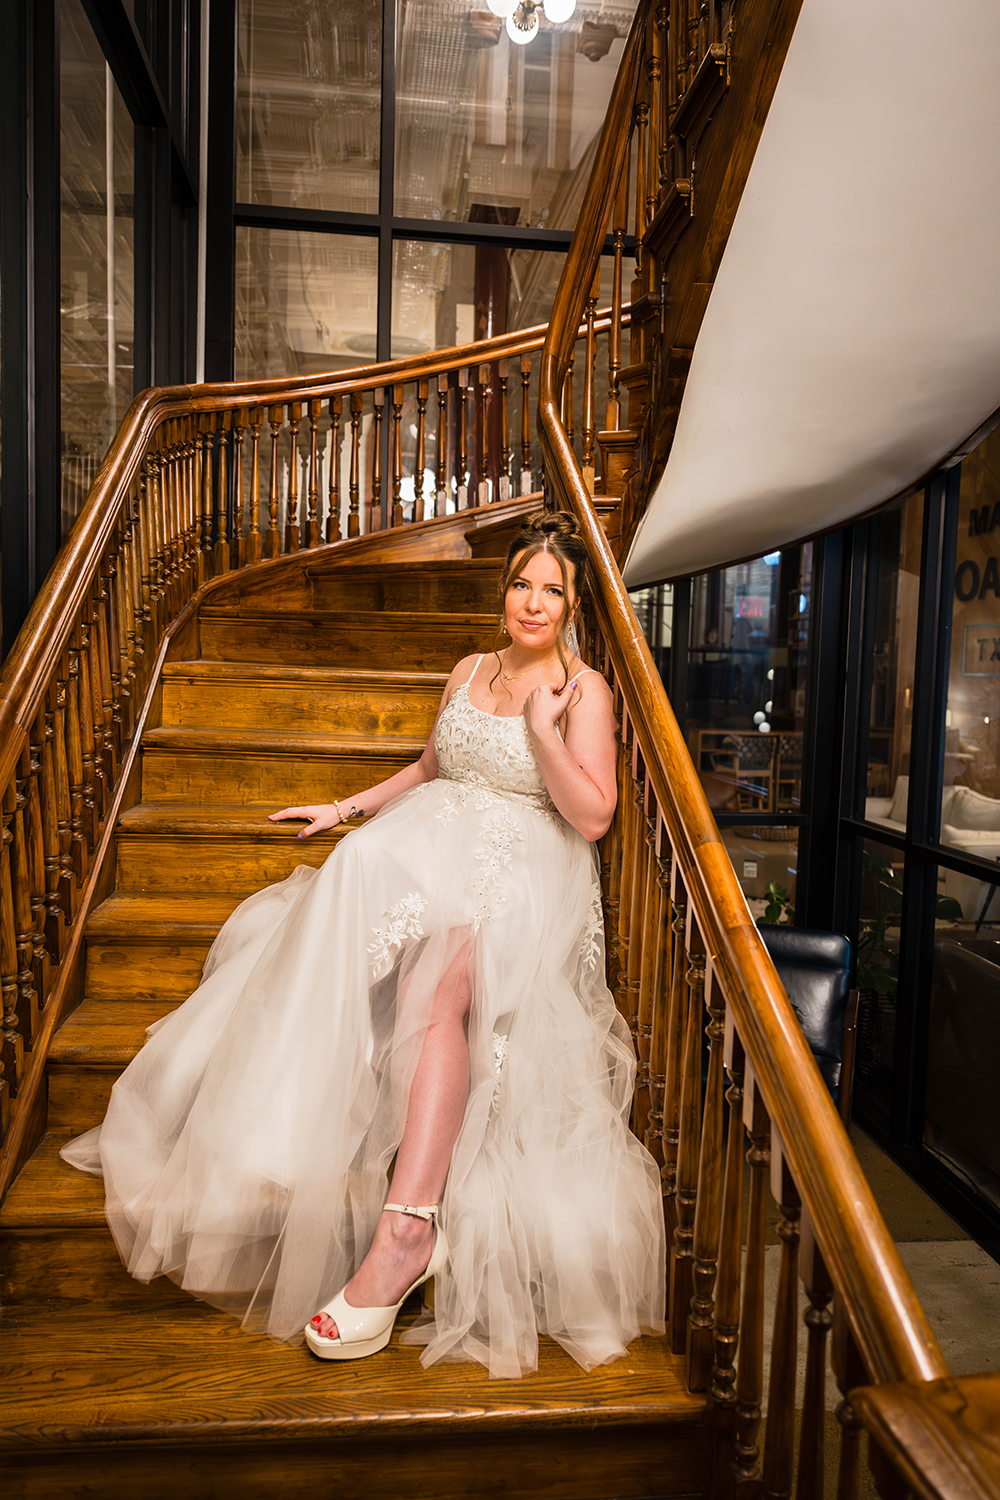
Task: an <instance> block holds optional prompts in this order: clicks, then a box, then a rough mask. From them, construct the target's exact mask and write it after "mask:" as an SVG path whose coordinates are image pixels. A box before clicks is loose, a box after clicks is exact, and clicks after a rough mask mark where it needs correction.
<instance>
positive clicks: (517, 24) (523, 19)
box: [506, 0, 538, 47]
mask: <svg viewBox="0 0 1000 1500" xmlns="http://www.w3.org/2000/svg"><path fill="white" fill-rule="evenodd" d="M506 28H507V35H508V36H509V37H510V39H511V41H512V42H516V43H517V45H518V46H519V47H526V46H527V44H528V43H529V42H530V41H531V39H532V37H533V36H534V35H535V33H536V32H537V30H538V7H537V6H536V5H534V4H532V3H531V0H518V3H517V4H516V5H515V6H514V8H513V10H512V11H511V13H510V15H509V16H508V17H507V21H506Z"/></svg>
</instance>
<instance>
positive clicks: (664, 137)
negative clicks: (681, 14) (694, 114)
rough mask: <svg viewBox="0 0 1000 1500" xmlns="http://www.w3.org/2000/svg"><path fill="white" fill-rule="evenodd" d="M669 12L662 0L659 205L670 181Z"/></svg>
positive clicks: (659, 21) (659, 16)
mask: <svg viewBox="0 0 1000 1500" xmlns="http://www.w3.org/2000/svg"><path fill="white" fill-rule="evenodd" d="M669 11H670V6H669V4H668V0H660V4H659V5H657V7H656V29H657V32H658V33H659V53H660V69H659V87H658V89H657V92H656V110H657V126H656V136H657V139H658V141H659V143H660V159H659V162H658V163H657V172H656V175H657V178H658V179H659V186H658V189H657V202H658V203H659V202H662V201H663V197H664V194H665V193H666V190H667V185H668V183H669V181H670V85H669V77H670V66H669V61H668V55H667V54H668V47H669V41H670V37H669V32H668V24H667V23H668V16H669Z"/></svg>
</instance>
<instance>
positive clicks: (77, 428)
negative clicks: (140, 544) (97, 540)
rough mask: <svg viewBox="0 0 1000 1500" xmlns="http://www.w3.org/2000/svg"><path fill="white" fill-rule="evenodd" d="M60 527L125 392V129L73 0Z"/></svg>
mask: <svg viewBox="0 0 1000 1500" xmlns="http://www.w3.org/2000/svg"><path fill="white" fill-rule="evenodd" d="M59 75H60V76H59V87H60V281H61V303H62V307H61V324H60V326H61V345H62V354H61V364H62V368H61V402H62V424H61V425H62V433H61V449H62V524H63V534H64V535H65V533H66V531H68V529H69V527H70V525H71V524H72V522H73V520H74V518H75V517H76V515H77V514H78V512H79V510H80V507H81V505H82V504H83V501H84V499H85V498H86V495H87V491H88V490H89V489H90V486H91V484H92V482H93V479H94V476H95V475H96V473H97V467H98V464H99V463H100V461H101V458H102V457H103V456H104V453H105V452H106V451H107V448H108V445H109V443H110V442H111V439H112V437H113V436H114V433H115V430H116V428H117V426H118V423H119V422H120V421H121V419H122V417H123V416H124V414H125V412H126V410H127V408H128V406H129V403H130V402H131V400H132V396H133V383H134V374H135V370H134V365H135V335H134V328H133V314H134V297H133V290H134V288H133V228H134V219H133V214H134V208H133V191H134V181H133V179H134V154H133V153H134V131H133V126H132V120H131V117H130V115H129V113H128V110H127V109H126V108H125V105H124V102H123V101H122V98H121V95H120V94H119V92H118V90H117V88H116V87H115V84H114V81H113V80H112V77H111V71H110V69H109V68H108V66H107V64H106V63H105V61H104V55H103V53H102V52H101V49H100V47H99V46H98V45H97V41H96V39H95V37H94V34H93V32H92V31H91V29H90V25H89V23H88V21H87V19H86V16H85V14H84V11H83V6H82V5H81V4H80V0H63V3H62V9H61V20H60V62H59Z"/></svg>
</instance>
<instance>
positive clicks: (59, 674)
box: [50, 651, 79, 924]
mask: <svg viewBox="0 0 1000 1500" xmlns="http://www.w3.org/2000/svg"><path fill="white" fill-rule="evenodd" d="M68 677H69V653H68V652H66V651H64V652H63V654H62V656H61V657H60V659H59V665H58V667H57V668H56V678H55V681H54V682H53V684H52V687H51V689H50V691H51V693H52V712H53V719H52V728H53V740H52V772H53V776H54V777H55V784H56V831H57V837H58V841H59V906H60V908H61V910H62V912H63V915H64V917H65V920H66V922H67V924H68V923H71V922H72V921H73V918H74V917H75V916H76V911H77V903H78V899H79V893H78V891H77V884H76V874H75V873H74V870H73V854H72V848H73V833H72V796H71V793H70V785H69V754H68V749H69V747H68V743H67V741H68V735H67V730H68V727H69V726H68V723H67V720H68V718H69V687H68V681H67V679H68Z"/></svg>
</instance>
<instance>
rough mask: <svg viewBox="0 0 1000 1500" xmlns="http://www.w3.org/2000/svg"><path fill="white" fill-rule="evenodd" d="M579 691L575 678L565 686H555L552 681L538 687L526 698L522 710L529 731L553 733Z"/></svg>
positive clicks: (541, 734)
mask: <svg viewBox="0 0 1000 1500" xmlns="http://www.w3.org/2000/svg"><path fill="white" fill-rule="evenodd" d="M578 692H579V689H578V688H577V685H576V680H575V679H573V680H572V681H570V682H568V683H567V684H566V686H565V687H564V688H558V687H553V686H552V684H551V683H550V682H545V683H543V684H542V686H541V687H536V688H535V689H534V690H533V691H532V692H530V693H529V694H528V696H527V698H525V700H524V708H523V710H522V712H523V714H524V722H525V724H526V725H527V726H528V733H529V734H530V735H532V736H538V737H544V736H545V735H547V734H551V733H552V732H553V731H554V729H555V727H556V724H557V723H558V721H559V720H560V719H561V718H562V716H563V714H564V713H565V712H566V710H567V709H568V708H569V707H570V706H571V704H572V703H573V702H574V700H575V698H576V696H577V693H578Z"/></svg>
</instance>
